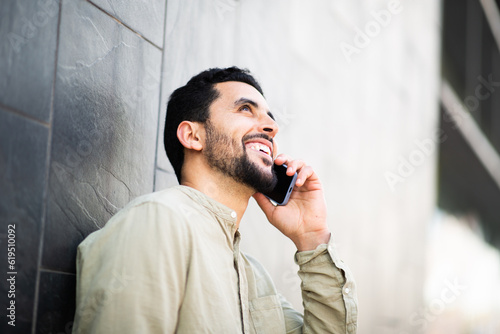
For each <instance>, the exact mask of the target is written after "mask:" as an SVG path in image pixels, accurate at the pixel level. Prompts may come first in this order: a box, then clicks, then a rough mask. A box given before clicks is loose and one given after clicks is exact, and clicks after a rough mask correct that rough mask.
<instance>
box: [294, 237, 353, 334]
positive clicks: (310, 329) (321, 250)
mask: <svg viewBox="0 0 500 334" xmlns="http://www.w3.org/2000/svg"><path fill="white" fill-rule="evenodd" d="M295 261H296V263H297V264H298V265H299V276H300V278H301V280H302V285H301V288H302V299H303V304H304V325H303V329H302V332H303V333H349V334H351V333H356V327H357V297H356V291H355V284H354V280H353V278H352V274H351V272H350V271H349V269H348V268H347V266H346V265H345V264H344V263H343V262H342V261H341V260H340V259H339V258H338V256H337V253H336V252H335V249H334V246H333V243H332V242H331V241H330V242H329V243H328V244H322V245H319V246H318V247H317V248H316V249H315V250H313V251H305V252H298V253H297V254H296V255H295Z"/></svg>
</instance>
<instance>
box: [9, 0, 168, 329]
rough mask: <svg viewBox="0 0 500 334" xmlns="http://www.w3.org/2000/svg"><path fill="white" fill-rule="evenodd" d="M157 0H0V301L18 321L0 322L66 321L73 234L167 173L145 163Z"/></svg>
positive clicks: (153, 127) (151, 141) (158, 27)
mask: <svg viewBox="0 0 500 334" xmlns="http://www.w3.org/2000/svg"><path fill="white" fill-rule="evenodd" d="M165 8H166V1H165V0H154V1H150V2H147V3H146V2H137V1H100V0H92V1H85V0H60V1H56V0H37V1H31V2H27V1H23V2H20V1H16V0H7V1H3V2H2V9H1V13H0V223H1V224H0V228H1V230H0V249H1V250H2V251H1V252H0V261H1V265H0V268H1V273H0V278H1V283H0V308H1V309H3V310H6V308H7V307H8V305H9V303H10V301H11V300H15V305H16V310H15V312H16V313H15V315H16V318H15V319H16V322H15V324H16V326H15V327H13V326H10V325H9V324H8V323H7V321H8V320H9V319H6V317H5V315H6V314H3V313H2V317H1V318H0V319H1V320H0V333H23V334H25V333H54V334H55V333H57V334H59V333H70V332H71V326H72V321H73V315H74V307H75V283H76V282H75V281H76V276H75V256H76V248H77V246H78V244H79V243H80V242H81V241H82V240H83V239H84V238H85V237H86V236H87V235H88V234H89V233H91V232H93V231H95V230H97V229H99V228H100V227H102V226H103V225H104V224H105V223H106V221H107V220H108V219H109V218H110V217H111V216H112V215H113V214H114V213H115V212H116V211H117V210H119V209H120V208H121V207H123V206H124V205H125V204H126V203H127V202H129V201H130V200H131V199H133V198H135V197H137V196H139V195H141V194H145V193H148V192H151V191H153V190H154V189H155V186H154V183H155V179H156V184H157V186H156V188H158V189H161V188H164V187H167V186H169V185H172V184H175V182H176V180H175V177H174V176H173V174H172V173H171V172H169V171H162V170H158V172H157V173H156V168H155V163H156V161H157V160H158V158H157V152H160V153H161V154H164V153H163V151H162V150H161V149H159V148H158V147H157V143H158V142H159V140H158V129H159V128H162V127H161V126H159V123H158V122H159V121H160V122H162V121H163V119H162V118H163V117H164V112H163V113H162V112H161V111H160V110H161V109H163V108H164V106H163V105H162V103H160V96H161V95H162V94H161V90H162V80H164V79H165V75H163V76H162V75H161V73H162V61H163V59H164V58H165V57H164V52H163V45H164V30H165ZM163 89H164V88H163ZM163 95H165V93H164V94H163ZM160 114H161V115H163V116H162V117H161V118H160V116H159V115H160ZM162 161H163V160H162ZM155 174H156V175H155ZM9 224H15V226H16V239H15V240H16V253H15V257H16V262H15V267H14V270H16V272H17V274H15V290H16V292H15V298H14V297H13V298H9V296H8V293H9V290H10V288H11V286H10V284H8V281H7V278H8V277H10V276H8V275H7V273H8V272H11V270H10V269H9V267H8V262H7V260H8V259H7V257H8V254H7V252H6V249H7V244H8V242H9V238H10V237H11V236H9V234H8V225H9Z"/></svg>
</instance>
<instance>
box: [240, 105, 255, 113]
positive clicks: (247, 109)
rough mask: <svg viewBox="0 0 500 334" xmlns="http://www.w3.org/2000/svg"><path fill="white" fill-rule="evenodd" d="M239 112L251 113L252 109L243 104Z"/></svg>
mask: <svg viewBox="0 0 500 334" xmlns="http://www.w3.org/2000/svg"><path fill="white" fill-rule="evenodd" d="M239 111H243V112H249V113H251V112H252V108H251V107H250V106H249V105H248V104H244V105H242V106H241V107H240V108H239Z"/></svg>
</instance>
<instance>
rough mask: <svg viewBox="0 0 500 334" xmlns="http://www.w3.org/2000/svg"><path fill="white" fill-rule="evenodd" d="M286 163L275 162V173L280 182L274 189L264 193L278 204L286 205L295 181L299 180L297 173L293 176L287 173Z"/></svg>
mask: <svg viewBox="0 0 500 334" xmlns="http://www.w3.org/2000/svg"><path fill="white" fill-rule="evenodd" d="M286 169H287V166H286V165H284V164H283V165H276V164H273V173H274V174H275V175H276V177H277V178H278V182H277V183H276V186H275V187H274V188H273V190H271V191H269V192H266V193H264V195H265V196H266V197H267V198H269V199H270V200H271V201H273V202H274V203H276V205H286V203H288V200H289V199H290V195H291V193H292V190H293V187H294V186H295V181H297V173H295V174H294V175H292V176H288V175H286Z"/></svg>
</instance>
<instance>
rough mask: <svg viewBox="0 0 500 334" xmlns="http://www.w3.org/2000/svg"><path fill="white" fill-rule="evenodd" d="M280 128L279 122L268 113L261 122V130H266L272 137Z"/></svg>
mask: <svg viewBox="0 0 500 334" xmlns="http://www.w3.org/2000/svg"><path fill="white" fill-rule="evenodd" d="M278 129H279V127H278V124H277V123H276V121H275V120H274V119H273V118H271V116H269V115H266V116H265V119H264V120H263V121H262V122H261V124H260V131H261V132H265V133H266V134H267V135H268V136H270V137H274V136H276V134H277V133H278Z"/></svg>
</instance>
